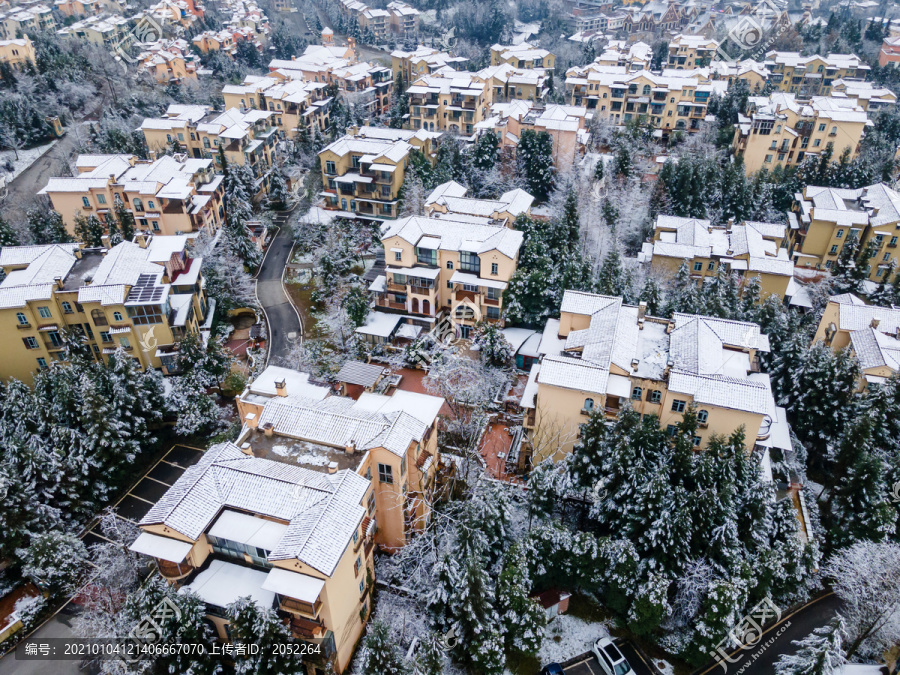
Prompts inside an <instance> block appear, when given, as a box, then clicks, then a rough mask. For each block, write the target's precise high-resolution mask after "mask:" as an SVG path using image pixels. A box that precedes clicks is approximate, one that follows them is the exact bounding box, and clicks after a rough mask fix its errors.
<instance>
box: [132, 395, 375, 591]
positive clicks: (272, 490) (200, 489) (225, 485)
mask: <svg viewBox="0 0 900 675" xmlns="http://www.w3.org/2000/svg"><path fill="white" fill-rule="evenodd" d="M273 400H275V401H278V400H283V399H273ZM368 487H369V482H368V481H367V480H366V479H365V478H364V477H362V476H359V475H357V474H356V473H354V472H352V471H349V470H344V471H338V472H337V473H333V474H324V473H319V472H316V471H312V470H310V469H305V468H303V467H299V466H293V465H290V464H285V463H282V462H274V461H271V460H268V459H262V458H259V457H252V456H250V455H246V454H244V453H243V452H241V450H240V449H239V448H238V447H237V446H235V445H234V444H233V443H220V444H218V445H214V446H212V447H211V448H210V449H209V450H207V451H206V452H205V453H204V454H203V457H201V459H200V461H199V462H198V463H197V464H195V465H194V466H192V467H190V468H188V469H187V471H185V472H184V474H182V476H181V477H180V478H179V479H178V480H177V481H175V484H174V485H173V486H172V487H171V488H169V489H168V490H167V491H166V493H165V494H164V495H163V496H162V497H161V498H160V499H159V501H158V502H157V503H156V504H155V505H154V506H153V507H152V508H151V509H150V511H148V512H147V515H145V516H144V517H143V518H142V519H141V522H140V524H141V525H158V524H163V525H166V526H167V527H169V528H171V529H173V530H175V531H177V532H180V533H181V534H183V535H184V536H186V537H188V538H190V539H194V540H196V539H199V538H200V536H201V535H202V534H203V533H204V532H208V531H209V529H210V527H211V525H212V523H213V521H214V520H215V519H216V518H217V517H218V516H219V514H220V513H221V512H222V511H223V509H231V510H237V511H241V512H245V513H250V514H258V515H260V516H266V517H268V518H271V519H274V520H277V521H281V522H282V523H284V524H286V525H287V528H286V529H285V530H284V533H283V534H282V536H281V538H280V540H279V541H278V542H277V545H276V546H275V547H274V548H273V549H272V552H271V554H270V555H269V559H270V560H290V559H294V558H296V559H297V560H300V561H301V562H303V563H305V564H307V565H309V566H310V567H312V568H313V569H316V570H318V571H320V572H322V573H323V574H326V575H331V574H332V573H333V572H334V569H335V567H336V566H337V564H338V562H339V561H340V559H341V556H342V555H343V553H344V550H345V549H346V547H347V544H348V542H349V540H350V539H351V538H352V536H353V533H354V532H356V531H357V529H358V528H359V525H360V523H361V522H362V519H363V517H364V515H365V508H364V507H363V506H362V499H363V497H364V495H365V493H366V491H367V489H368ZM151 555H152V554H151ZM213 564H215V562H214V563H213ZM210 569H211V568H210ZM241 569H245V568H241ZM262 574H263V575H265V573H262ZM201 576H202V575H201ZM212 578H215V575H212ZM199 579H200V577H198V579H197V580H196V581H195V583H199ZM259 585H260V586H261V585H262V580H260V582H259ZM199 586H203V584H199ZM197 592H198V593H199V592H200V591H199V590H198V591H197ZM201 595H202V593H201ZM209 602H211V601H209ZM213 604H216V603H213ZM226 604H227V603H226Z"/></svg>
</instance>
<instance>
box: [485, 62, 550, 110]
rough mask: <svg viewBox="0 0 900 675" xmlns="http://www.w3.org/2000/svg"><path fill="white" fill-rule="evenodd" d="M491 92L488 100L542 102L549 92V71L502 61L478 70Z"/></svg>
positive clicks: (496, 101)
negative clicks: (517, 66)
mask: <svg viewBox="0 0 900 675" xmlns="http://www.w3.org/2000/svg"><path fill="white" fill-rule="evenodd" d="M478 76H479V77H480V78H482V79H483V80H484V82H485V86H486V88H487V90H488V92H489V96H488V102H489V103H490V104H493V103H507V102H509V101H532V102H534V103H540V102H541V101H543V100H544V98H546V96H547V94H548V92H549V83H548V77H547V72H546V71H545V70H543V69H540V68H534V69H522V68H516V67H515V66H511V65H509V64H508V63H502V64H500V65H498V66H488V67H487V68H484V69H483V70H480V71H478Z"/></svg>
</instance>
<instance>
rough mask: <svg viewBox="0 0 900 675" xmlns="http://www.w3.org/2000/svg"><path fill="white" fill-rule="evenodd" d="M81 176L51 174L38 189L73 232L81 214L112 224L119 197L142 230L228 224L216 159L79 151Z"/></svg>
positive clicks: (195, 229)
mask: <svg viewBox="0 0 900 675" xmlns="http://www.w3.org/2000/svg"><path fill="white" fill-rule="evenodd" d="M75 165H76V168H77V170H78V174H77V175H76V176H73V177H60V178H51V179H49V181H48V182H47V185H46V186H45V187H44V188H43V189H42V190H41V191H40V192H39V193H38V194H42V195H47V196H48V197H49V198H50V202H51V204H52V206H53V208H54V209H55V210H56V211H58V212H59V214H60V215H61V216H62V219H63V222H64V223H65V225H66V229H67V230H68V232H69V234H73V235H74V233H75V218H76V216H78V215H82V216H88V215H91V214H94V215H96V216H97V217H98V218H99V219H100V221H101V222H104V223H105V222H106V218H107V217H108V216H109V214H110V213H114V209H115V205H116V201H117V200H120V201H121V202H122V204H123V205H124V207H125V209H126V210H127V211H129V212H130V213H131V214H132V215H133V216H134V221H135V227H136V228H137V230H138V231H139V232H146V233H149V234H164V235H174V234H186V233H189V232H198V231H200V230H202V229H205V230H207V231H210V232H215V231H216V230H218V229H219V226H220V225H221V224H222V222H223V218H224V207H223V205H222V196H223V193H224V188H223V186H222V176H221V175H219V174H216V173H215V167H214V160H212V159H189V158H187V157H186V156H184V155H178V156H174V157H173V156H170V155H165V156H163V157H160V158H159V159H156V160H153V161H146V160H141V159H138V158H137V157H136V156H135V155H79V156H78V159H77V160H76V162H75Z"/></svg>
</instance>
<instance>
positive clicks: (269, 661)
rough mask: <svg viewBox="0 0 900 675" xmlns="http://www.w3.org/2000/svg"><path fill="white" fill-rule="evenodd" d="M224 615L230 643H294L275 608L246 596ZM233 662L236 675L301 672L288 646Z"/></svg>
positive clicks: (238, 657)
mask: <svg viewBox="0 0 900 675" xmlns="http://www.w3.org/2000/svg"><path fill="white" fill-rule="evenodd" d="M226 614H227V616H228V621H229V631H230V634H231V641H232V642H235V643H239V644H240V643H243V644H246V645H251V644H261V645H273V644H275V643H277V642H286V643H292V642H294V639H293V638H292V637H291V634H290V631H289V630H288V628H287V626H285V625H284V623H283V622H282V621H281V619H279V618H278V615H277V614H276V613H275V611H274V610H272V609H268V608H263V607H260V606H259V605H257V604H256V602H255V601H254V600H252V599H251V598H249V597H244V598H239V599H238V600H236V601H235V602H233V603H231V604H230V605H229V606H228V607H227V608H226ZM248 651H249V650H248ZM234 662H235V663H234V671H235V673H236V674H237V675H294V674H299V673H301V672H302V668H303V665H302V660H301V657H300V652H299V650H291V649H288V650H285V653H284V654H281V655H279V656H278V658H277V659H274V658H271V656H270V655H269V652H268V651H267V650H264V649H260V650H259V651H258V652H257V653H256V654H250V653H245V654H242V655H237V654H236V655H235V657H234ZM384 672H386V673H387V672H389V671H384Z"/></svg>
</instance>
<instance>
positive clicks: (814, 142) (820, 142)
mask: <svg viewBox="0 0 900 675" xmlns="http://www.w3.org/2000/svg"><path fill="white" fill-rule="evenodd" d="M820 145H822V139H821V138H817V139H816V140H814V141H813V147H814V148H818V147H819V146H820Z"/></svg>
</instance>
